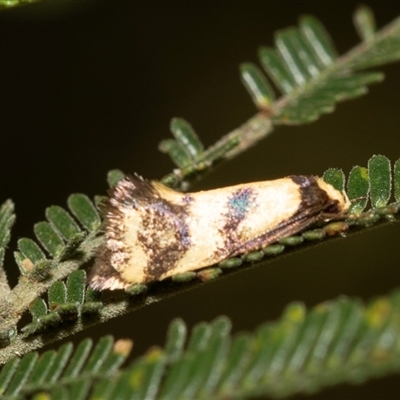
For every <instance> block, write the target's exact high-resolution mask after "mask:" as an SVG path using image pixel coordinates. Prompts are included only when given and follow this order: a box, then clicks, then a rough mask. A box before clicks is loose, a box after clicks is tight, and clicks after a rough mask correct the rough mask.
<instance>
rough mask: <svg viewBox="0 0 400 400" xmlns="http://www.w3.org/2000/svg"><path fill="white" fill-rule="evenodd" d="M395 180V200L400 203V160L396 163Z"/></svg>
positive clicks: (394, 169)
mask: <svg viewBox="0 0 400 400" xmlns="http://www.w3.org/2000/svg"><path fill="white" fill-rule="evenodd" d="M393 178H394V198H395V199H396V201H400V158H399V159H398V160H397V161H396V162H395V163H394V168H393Z"/></svg>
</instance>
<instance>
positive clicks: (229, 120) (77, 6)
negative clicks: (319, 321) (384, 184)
mask: <svg viewBox="0 0 400 400" xmlns="http://www.w3.org/2000/svg"><path fill="white" fill-rule="evenodd" d="M366 3H367V4H368V5H370V6H371V7H372V8H373V9H374V11H375V13H376V19H377V23H378V26H383V25H385V24H386V23H388V22H390V21H391V20H393V19H394V18H395V17H397V16H398V15H399V14H400V3H399V2H397V1H392V2H390V1H369V2H368V1H367V2H366ZM357 5H358V1H164V0H158V1H88V2H78V1H76V2H70V1H63V2H61V1H59V2H54V4H49V5H47V4H39V5H33V6H27V7H23V8H19V9H14V10H7V11H3V12H1V13H0V50H1V51H0V56H1V61H0V143H1V145H0V148H1V153H0V154H1V156H0V163H1V164H0V179H1V198H0V200H1V201H3V200H5V199H6V198H12V199H13V200H14V201H15V203H16V210H17V223H16V226H15V228H14V230H13V241H12V243H11V245H10V249H9V253H10V254H9V255H8V259H7V261H8V262H7V268H8V274H9V276H10V279H11V280H12V283H13V284H15V283H16V276H17V274H16V273H15V270H16V267H15V266H14V264H13V261H12V257H11V254H12V251H13V250H15V248H16V240H17V239H18V238H20V237H23V236H28V237H33V234H32V227H33V224H34V223H35V222H38V221H40V220H42V219H43V218H44V210H45V208H46V207H47V206H49V205H51V204H58V205H63V206H65V203H66V199H67V197H68V195H69V194H70V193H73V192H83V193H86V194H88V195H89V196H94V195H95V194H104V193H105V190H106V188H107V185H106V182H105V176H106V173H107V171H108V170H110V169H112V168H121V169H122V170H124V171H126V172H134V171H136V172H138V173H140V174H141V175H143V176H145V177H148V178H154V179H156V178H160V177H162V176H163V175H165V174H166V173H168V172H169V171H170V170H171V169H172V168H173V165H172V163H171V162H170V161H169V159H168V158H167V157H166V156H165V155H163V154H161V153H159V152H158V150H157V145H158V143H159V141H160V140H161V139H163V138H167V137H169V136H170V133H169V121H170V119H171V118H172V117H175V116H179V117H184V118H185V119H187V120H188V121H190V123H191V124H192V125H193V126H194V128H195V129H196V131H197V132H198V134H199V135H200V137H201V138H202V139H203V141H204V142H205V143H206V145H210V144H212V143H213V142H215V141H216V140H217V139H218V138H219V137H220V136H222V135H223V134H225V133H227V132H229V131H231V130H233V129H234V128H236V127H238V126H239V125H240V124H242V123H243V122H245V121H246V120H247V119H248V118H250V117H251V116H252V115H253V114H254V113H255V111H256V110H255V107H254V106H253V104H252V102H251V100H250V97H249V96H248V95H247V93H246V91H245V89H244V87H243V86H242V85H241V83H240V79H239V74H238V65H239V64H240V63H241V62H243V61H252V62H257V48H258V46H260V45H271V44H272V38H273V33H274V31H276V30H277V29H281V28H284V27H286V26H288V25H293V24H296V23H297V18H298V17H299V16H300V15H301V14H304V13H311V14H314V15H315V16H317V17H318V18H320V19H321V20H322V21H323V23H324V24H325V26H326V28H327V29H328V31H329V32H330V33H331V35H332V37H333V39H334V41H335V43H336V46H337V48H338V50H339V52H340V53H343V52H345V51H347V50H348V49H350V48H351V47H353V46H354V45H355V44H356V43H358V42H359V39H358V37H357V35H356V33H355V30H354V28H353V25H352V21H351V17H352V12H353V11H354V9H355V7H356V6H357ZM381 70H383V71H385V72H386V80H385V81H384V82H383V83H382V84H379V85H375V86H373V87H371V90H370V93H369V94H368V95H367V96H364V97H361V98H360V99H357V100H355V101H350V102H346V103H343V104H340V105H339V106H338V108H337V110H336V111H335V112H334V113H333V114H330V115H327V116H324V117H323V118H321V119H320V120H319V121H317V122H316V123H313V124H310V125H303V126H300V127H279V128H278V129H276V131H275V132H274V134H273V135H272V136H271V137H269V138H268V139H267V140H265V141H264V142H262V143H261V144H260V145H259V146H258V147H257V148H254V149H252V150H250V151H248V152H247V153H246V154H243V155H241V156H240V157H238V158H237V159H235V160H234V161H232V162H230V163H229V164H225V165H222V166H221V167H220V168H218V169H217V170H216V171H215V173H213V174H211V175H209V176H207V177H206V178H205V179H204V180H203V181H202V183H201V184H199V185H197V186H196V188H195V189H196V190H197V189H206V188H215V187H219V186H223V185H230V184H236V183H242V182H246V181H255V180H267V179H273V178H278V177H282V176H285V175H288V174H315V175H317V174H322V173H323V171H324V170H326V169H327V168H329V167H341V168H343V170H344V171H345V172H346V173H348V172H349V170H350V169H351V167H352V166H353V165H356V164H358V165H366V163H367V160H368V158H369V157H370V156H371V155H373V154H384V155H386V156H388V157H389V158H390V159H391V160H392V161H393V162H394V161H395V160H396V159H397V158H398V157H399V146H398V143H399V139H398V129H399V123H400V113H399V111H398V107H399V106H398V104H399V102H398V93H399V90H400V79H399V73H400V64H393V65H389V66H385V67H384V68H381ZM398 229H399V228H398V226H397V225H392V226H389V227H386V228H382V229H376V230H373V231H371V232H368V233H365V234H363V235H356V236H353V237H351V238H349V239H348V240H339V241H335V242H333V243H330V244H329V245H326V246H320V247H317V248H315V249H313V250H312V251H305V252H302V253H300V254H297V255H296V256H294V257H285V258H282V259H280V260H279V261H277V262H273V263H266V264H264V266H262V267H259V268H254V269H251V270H247V271H246V272H244V273H238V274H234V275H233V276H230V277H228V278H227V279H219V280H217V281H216V282H213V283H210V284H208V285H204V286H202V287H201V288H199V289H197V290H192V291H189V292H186V293H183V294H179V295H178V296H176V297H172V298H170V299H167V300H165V301H163V302H161V303H158V304H153V305H151V306H148V307H146V308H144V309H141V310H139V311H137V312H135V313H131V314H130V315H128V316H126V317H124V318H119V319H116V320H114V321H110V322H109V323H107V324H105V325H104V326H102V327H101V328H102V329H103V331H102V332H101V334H105V333H112V334H114V335H115V336H116V337H130V338H132V339H134V341H135V350H134V355H135V356H137V355H140V354H141V353H143V352H144V351H145V350H146V349H147V348H148V347H149V346H151V345H154V344H159V345H161V344H162V343H163V342H164V337H165V332H166V329H167V326H168V323H169V322H170V321H171V320H172V319H173V318H175V317H181V318H183V319H184V320H185V321H186V322H187V323H188V324H189V326H192V325H193V324H195V323H198V322H200V321H203V320H205V321H211V320H212V319H213V318H215V317H216V316H218V315H221V314H225V315H228V316H229V317H230V318H231V319H232V322H233V330H234V331H235V332H237V331H240V330H253V329H255V328H256V327H257V326H258V325H259V324H260V323H262V322H264V321H267V320H274V319H276V318H277V317H279V315H280V314H281V312H282V310H283V309H284V307H285V306H286V305H287V304H288V303H289V302H292V301H297V300H300V301H303V302H304V303H305V304H306V305H307V306H309V307H311V306H313V305H315V304H318V303H319V302H321V301H324V300H326V299H331V298H336V297H337V296H339V295H341V294H345V295H348V296H357V297H361V298H363V299H369V298H371V297H373V296H377V295H385V294H387V293H389V292H390V291H391V290H392V289H394V288H395V287H397V286H398V281H399V276H398V264H399V258H400V256H399V252H398V251H397V246H398V245H397V242H398ZM12 269H14V271H13V270H12ZM98 334H100V328H99V327H95V328H93V329H90V330H87V331H85V332H82V333H81V334H80V335H77V336H76V337H75V338H73V339H74V340H75V339H76V340H81V339H82V338H84V337H87V336H96V335H98ZM394 391H398V377H392V378H390V377H388V378H384V379H381V380H379V381H372V382H369V383H368V384H366V385H364V386H361V387H356V386H346V385H343V386H340V387H337V388H334V389H329V390H325V391H324V392H323V393H321V394H319V395H314V396H311V397H310V398H314V399H322V398H324V399H340V398H345V397H347V398H353V399H355V398H368V399H372V398H395V397H394V396H395V395H394V394H393V393H394ZM390 396H391V397H390ZM298 398H303V397H302V396H298Z"/></svg>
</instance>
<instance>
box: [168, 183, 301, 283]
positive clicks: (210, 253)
mask: <svg viewBox="0 0 400 400" xmlns="http://www.w3.org/2000/svg"><path fill="white" fill-rule="evenodd" d="M245 188H251V190H252V195H251V197H250V202H249V207H248V210H247V212H246V214H245V218H244V219H243V220H242V221H241V222H240V224H239V226H238V229H237V233H238V235H239V236H240V238H241V241H240V243H236V244H237V246H240V245H242V244H244V243H245V242H247V241H249V240H251V239H254V238H256V237H258V236H260V235H262V234H264V233H266V232H268V231H269V230H272V229H274V228H275V227H276V226H277V225H278V224H279V223H281V222H282V221H285V220H287V219H289V218H290V217H291V216H293V214H294V213H295V212H296V211H298V209H299V206H300V202H301V194H300V191H299V187H298V185H297V184H295V183H294V182H293V180H292V179H290V178H283V179H278V180H275V181H269V182H254V183H250V184H242V185H237V186H231V187H228V188H222V189H216V190H209V191H203V192H197V193H190V194H189V195H190V196H191V197H192V199H193V201H192V203H191V207H190V220H189V227H190V238H191V247H190V248H189V249H188V251H187V252H186V253H185V254H184V256H183V257H182V258H181V259H180V260H179V261H178V262H177V264H176V266H175V267H174V268H173V269H170V270H169V271H167V272H166V273H165V274H164V275H163V276H162V279H165V278H167V277H169V276H172V275H175V274H177V273H182V272H187V271H193V270H196V269H199V268H203V267H207V266H209V265H212V264H215V263H218V262H219V261H221V260H223V259H224V258H226V257H227V256H228V255H229V254H230V252H231V251H232V249H231V248H229V247H226V242H225V239H226V232H225V231H224V227H225V225H226V223H227V222H228V221H229V218H228V215H229V211H230V210H229V199H230V198H231V197H232V196H233V195H234V194H235V193H237V192H238V191H239V190H240V189H245Z"/></svg>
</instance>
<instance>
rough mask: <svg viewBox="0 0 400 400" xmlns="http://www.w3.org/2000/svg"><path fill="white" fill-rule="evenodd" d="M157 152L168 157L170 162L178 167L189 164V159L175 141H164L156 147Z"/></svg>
mask: <svg viewBox="0 0 400 400" xmlns="http://www.w3.org/2000/svg"><path fill="white" fill-rule="evenodd" d="M158 150H160V151H161V152H162V153H166V154H168V155H169V156H170V158H171V160H172V161H173V162H174V163H175V164H176V165H177V166H178V167H179V168H182V167H185V166H186V165H189V164H190V163H191V158H190V156H189V155H188V154H187V152H186V151H185V149H184V148H183V147H182V145H181V144H180V143H179V142H177V141H176V140H175V139H165V140H162V141H161V142H160V144H159V145H158Z"/></svg>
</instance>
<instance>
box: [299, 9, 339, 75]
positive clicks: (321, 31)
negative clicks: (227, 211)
mask: <svg viewBox="0 0 400 400" xmlns="http://www.w3.org/2000/svg"><path fill="white" fill-rule="evenodd" d="M300 30H301V32H302V33H303V35H304V36H305V37H306V38H307V40H308V43H309V44H310V47H311V48H312V49H313V51H314V53H315V54H316V56H317V57H318V59H319V61H320V63H321V64H322V65H323V66H324V67H329V66H330V65H331V64H332V63H333V62H334V61H335V59H336V58H337V51H336V49H335V46H334V44H333V42H332V39H331V37H330V36H329V34H328V33H327V31H326V30H325V27H324V26H323V25H322V23H321V22H320V21H319V20H318V19H317V18H315V17H313V16H311V15H306V16H304V17H302V18H301V19H300Z"/></svg>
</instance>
